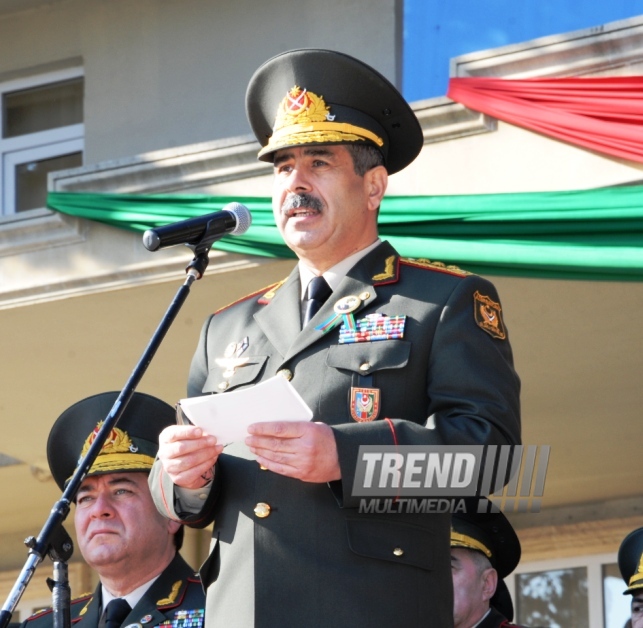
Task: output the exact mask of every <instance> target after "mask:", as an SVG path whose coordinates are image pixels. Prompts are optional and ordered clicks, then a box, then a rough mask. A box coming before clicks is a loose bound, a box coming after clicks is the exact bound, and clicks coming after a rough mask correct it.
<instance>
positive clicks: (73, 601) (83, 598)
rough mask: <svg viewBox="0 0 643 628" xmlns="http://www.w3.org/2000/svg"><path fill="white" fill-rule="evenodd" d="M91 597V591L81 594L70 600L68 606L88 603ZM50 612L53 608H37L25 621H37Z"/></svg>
mask: <svg viewBox="0 0 643 628" xmlns="http://www.w3.org/2000/svg"><path fill="white" fill-rule="evenodd" d="M92 597H93V592H92V591H89V592H88V593H81V595H78V596H76V597H75V598H72V599H71V601H70V604H80V603H81V602H88V603H89V602H91V601H92ZM84 610H85V609H83V610H81V614H82V612H83V611H84ZM52 611H53V608H52V607H51V606H46V607H45V608H39V609H38V610H37V611H35V612H34V613H33V614H32V615H31V616H30V617H27V621H31V620H32V619H38V618H39V617H41V616H42V615H47V614H48V613H51V612H52Z"/></svg>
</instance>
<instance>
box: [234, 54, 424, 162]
mask: <svg viewBox="0 0 643 628" xmlns="http://www.w3.org/2000/svg"><path fill="white" fill-rule="evenodd" d="M246 113H247V115H248V120H249V122H250V126H251V127H252V130H253V131H254V134H255V135H256V137H257V139H258V140H259V143H260V144H261V146H262V149H261V150H260V151H259V159H261V160H262V161H272V160H273V154H274V152H275V151H277V150H280V149H282V148H290V147H293V146H319V145H325V144H354V143H368V144H371V145H373V146H376V147H377V148H379V149H380V151H381V152H382V154H383V155H384V163H385V165H386V169H387V170H388V172H389V174H393V173H394V172H398V171H399V170H402V168H405V167H406V166H408V165H409V164H410V163H411V162H412V161H413V160H414V159H415V158H416V157H417V155H418V154H419V152H420V150H421V148H422V144H423V141H424V140H423V136H422V129H421V127H420V123H419V122H418V119H417V117H416V116H415V114H414V113H413V110H412V109H411V107H410V106H409V105H408V103H407V102H406V101H405V100H404V98H403V96H402V95H401V94H400V92H399V91H398V90H397V89H396V88H395V87H394V86H393V84H392V83H390V82H389V81H388V80H387V79H386V78H384V76H382V75H381V74H380V73H379V72H377V71H376V70H374V69H373V68H371V67H370V66H368V65H366V64H365V63H363V62H361V61H358V60H357V59H355V58H353V57H350V56H349V55H347V54H343V53H341V52H335V51H333V50H319V49H300V50H290V51H288V52H284V53H282V54H279V55H277V56H276V57H273V58H272V59H269V60H268V61H266V62H265V63H264V64H263V65H262V66H261V67H260V68H259V69H258V70H257V71H256V72H255V73H254V75H253V76H252V78H251V79H250V83H249V85H248V89H247V92H246Z"/></svg>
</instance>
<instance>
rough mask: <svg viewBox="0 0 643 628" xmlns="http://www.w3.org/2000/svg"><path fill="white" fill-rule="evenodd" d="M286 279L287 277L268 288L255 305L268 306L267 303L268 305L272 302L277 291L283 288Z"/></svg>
mask: <svg viewBox="0 0 643 628" xmlns="http://www.w3.org/2000/svg"><path fill="white" fill-rule="evenodd" d="M287 279H288V277H286V279H282V280H281V281H278V282H277V283H276V284H274V285H272V286H270V289H269V290H268V292H265V293H264V294H263V295H262V297H261V298H260V299H259V300H258V301H257V303H261V304H262V305H268V303H270V301H272V299H273V297H274V296H275V294H277V290H279V288H281V286H283V285H284V284H285V283H286V281H287Z"/></svg>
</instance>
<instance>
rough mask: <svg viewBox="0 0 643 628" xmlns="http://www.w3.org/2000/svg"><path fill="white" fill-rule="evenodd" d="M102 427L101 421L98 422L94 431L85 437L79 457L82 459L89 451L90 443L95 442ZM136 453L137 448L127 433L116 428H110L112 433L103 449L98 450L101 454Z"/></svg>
mask: <svg viewBox="0 0 643 628" xmlns="http://www.w3.org/2000/svg"><path fill="white" fill-rule="evenodd" d="M102 425H103V421H99V422H98V423H97V425H96V427H95V428H94V431H93V432H92V433H91V434H90V435H89V436H88V437H87V440H86V441H85V444H84V445H83V450H82V451H81V453H80V457H81V458H84V457H85V456H86V455H87V452H88V451H89V448H90V447H91V446H92V443H93V442H94V441H95V440H96V436H98V432H99V431H100V428H101V427H102ZM128 451H129V452H133V453H135V452H137V451H138V447H136V445H134V443H132V439H131V438H130V437H129V435H128V433H127V432H126V431H124V430H121V429H120V428H118V427H114V428H112V431H111V432H110V433H109V436H108V437H107V439H106V440H105V443H104V444H103V447H102V448H101V450H100V453H101V454H116V453H125V452H128Z"/></svg>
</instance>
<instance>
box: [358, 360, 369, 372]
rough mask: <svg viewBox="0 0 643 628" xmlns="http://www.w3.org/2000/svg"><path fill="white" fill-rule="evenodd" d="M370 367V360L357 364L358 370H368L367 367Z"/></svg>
mask: <svg viewBox="0 0 643 628" xmlns="http://www.w3.org/2000/svg"><path fill="white" fill-rule="evenodd" d="M370 368H371V363H370V362H364V363H363V364H360V365H359V370H360V371H368V369H370Z"/></svg>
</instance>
